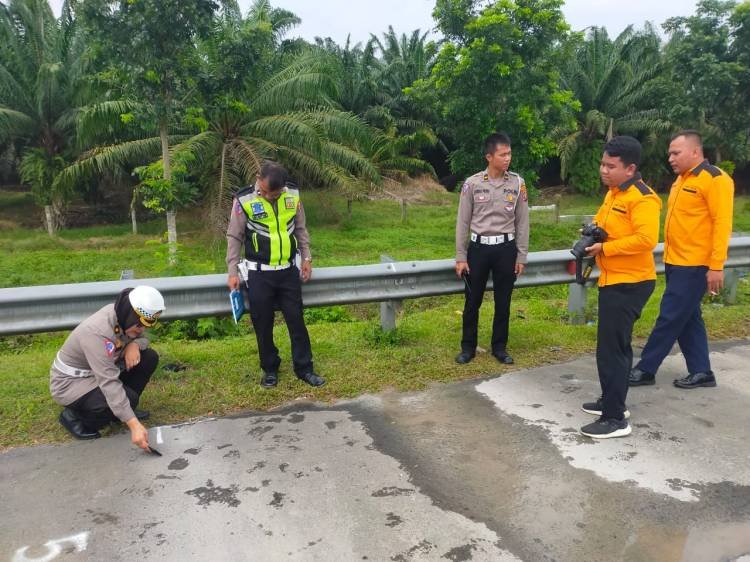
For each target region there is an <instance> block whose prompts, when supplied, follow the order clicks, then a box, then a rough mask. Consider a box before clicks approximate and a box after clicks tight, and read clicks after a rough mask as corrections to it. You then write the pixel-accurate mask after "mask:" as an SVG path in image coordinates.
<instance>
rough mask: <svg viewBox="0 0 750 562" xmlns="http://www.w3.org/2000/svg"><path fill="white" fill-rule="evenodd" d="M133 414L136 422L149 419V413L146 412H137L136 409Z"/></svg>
mask: <svg viewBox="0 0 750 562" xmlns="http://www.w3.org/2000/svg"><path fill="white" fill-rule="evenodd" d="M133 413H134V414H135V417H136V418H138V421H143V420H147V419H148V418H149V417H151V412H149V411H148V410H139V409H138V408H136V409H135V410H133Z"/></svg>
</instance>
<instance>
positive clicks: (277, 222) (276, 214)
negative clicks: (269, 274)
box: [271, 199, 284, 265]
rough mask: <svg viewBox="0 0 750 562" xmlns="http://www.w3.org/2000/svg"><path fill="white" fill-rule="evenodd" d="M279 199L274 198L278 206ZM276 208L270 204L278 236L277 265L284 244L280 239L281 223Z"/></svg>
mask: <svg viewBox="0 0 750 562" xmlns="http://www.w3.org/2000/svg"><path fill="white" fill-rule="evenodd" d="M278 205H279V200H278V199H277V200H276V206H277V208H278ZM277 208H274V206H273V203H272V204H271V210H272V211H273V216H274V217H275V218H276V234H277V235H278V237H279V263H278V265H281V258H282V256H283V252H284V244H283V242H282V240H281V224H280V223H279V213H278V210H277Z"/></svg>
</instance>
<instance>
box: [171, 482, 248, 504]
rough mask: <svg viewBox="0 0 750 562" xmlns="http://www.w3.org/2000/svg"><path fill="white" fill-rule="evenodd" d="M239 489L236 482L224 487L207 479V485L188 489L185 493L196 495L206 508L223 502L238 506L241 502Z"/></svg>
mask: <svg viewBox="0 0 750 562" xmlns="http://www.w3.org/2000/svg"><path fill="white" fill-rule="evenodd" d="M238 491H239V489H238V488H237V486H236V485H235V484H232V485H231V486H229V487H228V488H222V487H221V486H215V485H214V483H213V481H212V480H207V481H206V485H205V486H201V487H200V488H195V489H193V490H188V491H187V492H185V493H186V494H187V495H189V496H195V497H196V498H197V499H198V505H201V506H203V507H204V508H206V507H208V506H209V505H211V504H214V503H223V504H226V505H228V506H229V507H237V506H238V505H240V503H241V502H240V500H238V499H237V492H238Z"/></svg>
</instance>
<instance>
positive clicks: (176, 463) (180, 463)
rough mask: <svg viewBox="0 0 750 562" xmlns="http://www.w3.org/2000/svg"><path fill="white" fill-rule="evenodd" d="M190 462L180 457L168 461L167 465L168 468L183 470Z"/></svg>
mask: <svg viewBox="0 0 750 562" xmlns="http://www.w3.org/2000/svg"><path fill="white" fill-rule="evenodd" d="M189 464H190V463H189V462H188V460H187V459H185V458H183V457H180V458H177V459H175V460H173V461H172V462H171V463H169V466H168V467H167V468H168V469H169V470H184V469H185V468H187V466H188V465H189Z"/></svg>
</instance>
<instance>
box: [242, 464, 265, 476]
mask: <svg viewBox="0 0 750 562" xmlns="http://www.w3.org/2000/svg"><path fill="white" fill-rule="evenodd" d="M265 466H266V461H258V462H256V463H255V464H254V465H253V467H252V468H248V469H247V470H246V471H245V472H247V473H248V474H252V473H253V472H255V471H256V470H258V469H259V468H265Z"/></svg>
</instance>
